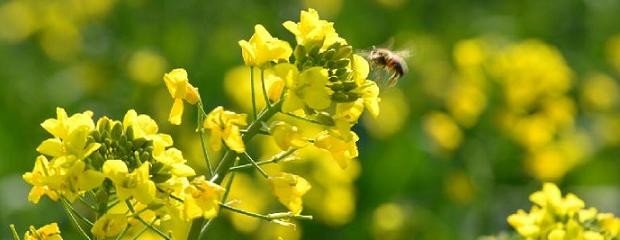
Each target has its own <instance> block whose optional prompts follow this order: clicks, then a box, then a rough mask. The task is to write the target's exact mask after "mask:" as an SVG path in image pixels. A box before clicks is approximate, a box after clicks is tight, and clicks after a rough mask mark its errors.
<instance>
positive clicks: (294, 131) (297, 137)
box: [270, 121, 308, 150]
mask: <svg viewBox="0 0 620 240" xmlns="http://www.w3.org/2000/svg"><path fill="white" fill-rule="evenodd" d="M270 129H271V135H272V136H273V139H274V140H275V141H276V144H277V145H278V147H280V149H282V150H288V149H289V148H291V147H303V146H304V145H306V144H307V143H308V142H307V141H306V140H304V138H303V136H302V135H301V132H300V131H299V129H298V128H297V127H296V126H293V125H290V124H288V123H286V122H283V121H275V122H273V123H271V127H270Z"/></svg>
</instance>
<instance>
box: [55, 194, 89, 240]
mask: <svg viewBox="0 0 620 240" xmlns="http://www.w3.org/2000/svg"><path fill="white" fill-rule="evenodd" d="M61 205H62V207H63V208H64V209H65V212H67V215H69V218H70V219H71V224H73V226H74V227H75V228H76V229H77V230H78V232H79V233H80V235H82V237H83V238H84V239H87V240H91V238H90V237H89V236H88V234H87V233H86V231H84V229H82V226H80V223H78V222H77V219H75V216H73V213H71V210H69V208H68V207H67V203H66V202H65V200H64V199H62V200H61Z"/></svg>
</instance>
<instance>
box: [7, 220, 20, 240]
mask: <svg viewBox="0 0 620 240" xmlns="http://www.w3.org/2000/svg"><path fill="white" fill-rule="evenodd" d="M9 229H11V233H12V234H13V240H21V239H20V238H19V234H17V231H16V230H15V225H13V224H11V225H9Z"/></svg>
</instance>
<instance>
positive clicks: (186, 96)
mask: <svg viewBox="0 0 620 240" xmlns="http://www.w3.org/2000/svg"><path fill="white" fill-rule="evenodd" d="M164 82H165V83H166V87H167V88H168V91H169V92H170V96H172V98H173V99H174V103H173V104H172V109H171V110H170V116H169V117H168V121H170V123H172V124H175V125H179V124H181V116H182V115H183V100H185V101H187V102H188V103H190V104H196V103H197V102H199V101H200V95H199V94H198V88H195V87H194V86H192V85H191V84H190V83H189V79H188V78H187V71H185V69H182V68H177V69H173V70H172V71H170V72H169V73H166V74H165V75H164Z"/></svg>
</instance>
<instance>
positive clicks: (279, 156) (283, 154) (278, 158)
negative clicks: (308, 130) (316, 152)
mask: <svg viewBox="0 0 620 240" xmlns="http://www.w3.org/2000/svg"><path fill="white" fill-rule="evenodd" d="M298 149H299V148H290V149H289V150H286V151H284V152H281V153H280V154H277V155H275V156H273V157H272V158H271V159H269V160H264V161H258V162H256V165H259V166H260V165H265V164H270V163H278V162H280V161H281V160H282V159H284V158H286V157H288V156H290V155H291V154H293V153H294V152H295V151H297V150H298ZM253 166H254V165H253V164H251V163H248V164H243V165H239V166H234V167H231V168H230V169H228V170H229V171H236V170H241V169H246V168H251V167H253Z"/></svg>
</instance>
